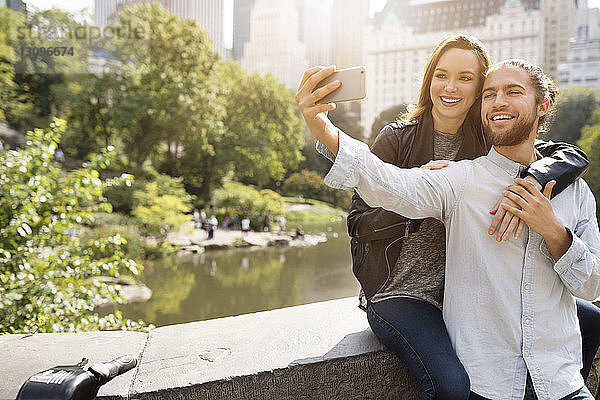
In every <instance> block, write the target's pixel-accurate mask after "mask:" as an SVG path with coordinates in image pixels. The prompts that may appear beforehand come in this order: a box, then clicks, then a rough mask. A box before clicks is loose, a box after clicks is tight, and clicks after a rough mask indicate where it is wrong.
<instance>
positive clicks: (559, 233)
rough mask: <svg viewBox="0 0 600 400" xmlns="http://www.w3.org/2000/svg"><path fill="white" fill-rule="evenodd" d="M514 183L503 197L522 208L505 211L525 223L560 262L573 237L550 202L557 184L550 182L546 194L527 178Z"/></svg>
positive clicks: (510, 208)
mask: <svg viewBox="0 0 600 400" xmlns="http://www.w3.org/2000/svg"><path fill="white" fill-rule="evenodd" d="M515 183H516V185H510V186H508V187H507V188H506V190H505V191H504V194H505V195H506V196H507V197H508V198H509V199H511V200H512V201H514V202H515V203H516V204H517V205H518V206H519V207H520V208H521V209H518V208H517V207H512V206H506V210H507V211H508V212H510V213H511V214H513V215H515V216H517V217H519V218H521V219H522V220H523V221H525V223H526V224H527V225H528V226H529V229H533V230H534V231H536V232H537V233H539V234H540V235H542V237H543V238H544V240H545V241H546V244H547V245H548V249H549V250H550V253H551V254H552V257H553V258H554V260H555V261H557V260H558V259H559V258H560V257H562V255H563V254H565V253H566V251H567V250H568V249H569V246H570V245H571V236H570V235H569V233H568V232H567V230H566V228H565V226H564V225H563V224H562V223H561V222H560V220H559V219H558V218H557V217H556V215H555V214H554V210H553V209H552V204H551V203H550V194H551V193H552V189H553V188H554V185H555V184H556V181H550V182H548V183H547V184H546V187H545V188H544V192H543V193H542V192H540V191H539V189H538V188H537V187H535V185H533V184H532V183H531V182H529V181H527V180H525V179H521V178H517V179H515Z"/></svg>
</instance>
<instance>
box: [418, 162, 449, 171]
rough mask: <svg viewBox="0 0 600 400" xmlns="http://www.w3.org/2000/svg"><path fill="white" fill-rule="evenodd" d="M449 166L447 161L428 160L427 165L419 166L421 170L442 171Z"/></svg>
mask: <svg viewBox="0 0 600 400" xmlns="http://www.w3.org/2000/svg"><path fill="white" fill-rule="evenodd" d="M449 164H450V161H449V160H430V161H429V162H428V163H427V164H423V165H421V169H442V168H446V167H447V166H448V165H449Z"/></svg>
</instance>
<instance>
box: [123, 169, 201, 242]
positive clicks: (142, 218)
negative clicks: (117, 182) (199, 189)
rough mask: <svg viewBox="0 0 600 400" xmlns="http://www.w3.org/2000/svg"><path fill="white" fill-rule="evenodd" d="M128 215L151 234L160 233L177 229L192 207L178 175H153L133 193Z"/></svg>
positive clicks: (161, 234)
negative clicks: (130, 209) (131, 206)
mask: <svg viewBox="0 0 600 400" xmlns="http://www.w3.org/2000/svg"><path fill="white" fill-rule="evenodd" d="M133 204H134V206H133V210H132V212H131V214H132V215H133V216H134V217H135V218H136V219H137V220H138V222H139V224H140V226H141V227H142V231H143V232H144V233H145V234H149V235H153V236H164V235H166V233H167V232H168V231H169V230H173V229H178V228H179V227H180V226H181V225H183V224H184V223H185V222H187V221H189V219H190V217H189V216H188V215H186V213H188V212H189V211H190V209H191V207H192V197H191V196H189V195H188V194H187V193H186V192H185V189H184V187H183V183H182V182H181V179H179V178H172V177H170V176H167V175H163V174H156V175H155V176H154V177H153V180H151V181H149V182H147V183H145V184H144V186H143V187H142V188H140V189H139V190H136V191H135V192H134V193H133Z"/></svg>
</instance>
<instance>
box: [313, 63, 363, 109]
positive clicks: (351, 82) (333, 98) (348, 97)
mask: <svg viewBox="0 0 600 400" xmlns="http://www.w3.org/2000/svg"><path fill="white" fill-rule="evenodd" d="M366 76H367V69H366V68H365V67H364V66H361V67H352V68H346V69H340V70H337V71H335V72H334V73H333V74H331V75H330V76H328V77H327V78H325V79H323V80H322V81H321V82H319V84H318V85H317V87H316V88H315V90H316V89H318V88H320V87H323V86H325V85H327V84H328V83H330V82H333V81H335V80H338V81H340V82H341V83H342V85H341V86H340V87H339V88H337V89H336V90H334V91H333V92H332V93H329V94H328V95H327V96H325V97H323V98H322V99H321V100H319V101H318V103H321V104H324V103H342V102H344V101H352V100H361V99H364V98H365V96H366V95H367V92H366Z"/></svg>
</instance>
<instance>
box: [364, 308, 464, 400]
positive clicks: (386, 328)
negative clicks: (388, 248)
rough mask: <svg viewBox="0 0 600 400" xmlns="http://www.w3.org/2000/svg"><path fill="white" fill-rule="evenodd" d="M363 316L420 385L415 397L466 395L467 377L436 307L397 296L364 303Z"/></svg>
mask: <svg viewBox="0 0 600 400" xmlns="http://www.w3.org/2000/svg"><path fill="white" fill-rule="evenodd" d="M367 319H368V321H369V325H371V330H372V331H373V333H375V335H376V336H377V337H378V338H379V340H380V341H381V342H382V343H383V344H384V345H385V346H386V347H387V348H388V349H390V350H391V351H392V352H393V353H394V354H396V356H398V358H400V360H401V361H402V362H403V363H404V364H405V365H406V366H407V367H408V369H409V370H410V371H411V372H412V373H413V375H414V376H415V377H416V378H417V380H418V381H419V383H420V384H421V387H422V389H423V392H422V393H421V395H420V396H419V400H425V399H452V400H458V399H468V398H469V393H470V386H471V383H470V381H469V376H468V375H467V371H465V368H464V367H463V365H462V364H461V362H460V360H459V359H458V357H457V356H456V353H455V352H454V349H453V348H452V344H451V343H450V338H449V337H448V332H447V331H446V325H444V320H443V318H442V312H441V311H440V310H439V309H437V308H436V307H434V306H432V305H431V304H429V303H427V302H424V301H421V300H416V299H410V298H404V297H402V298H401V297H398V298H393V299H388V300H384V301H380V302H376V303H371V302H368V304H367Z"/></svg>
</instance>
